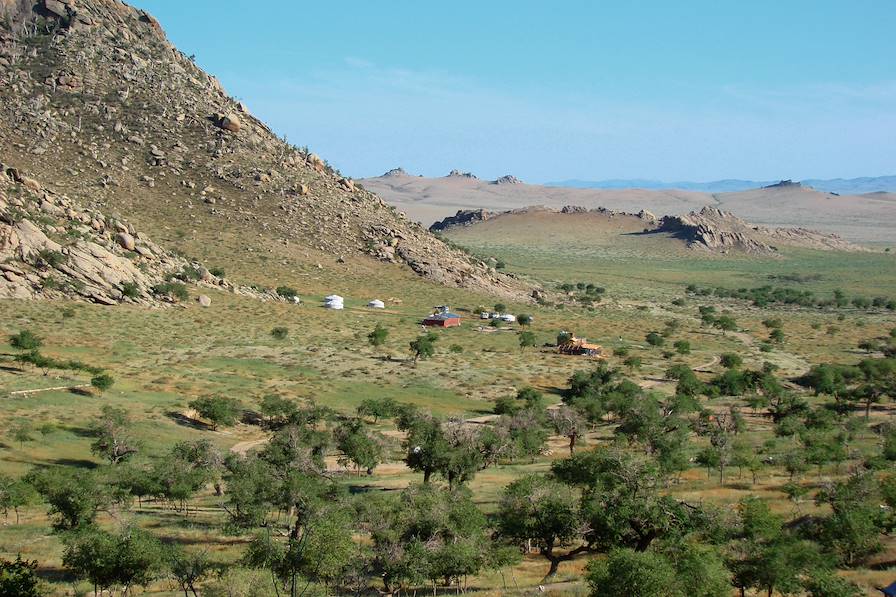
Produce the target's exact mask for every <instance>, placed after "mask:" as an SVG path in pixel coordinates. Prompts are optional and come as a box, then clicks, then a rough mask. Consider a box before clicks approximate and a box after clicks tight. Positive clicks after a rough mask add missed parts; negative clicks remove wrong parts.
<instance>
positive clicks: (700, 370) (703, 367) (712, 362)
mask: <svg viewBox="0 0 896 597" xmlns="http://www.w3.org/2000/svg"><path fill="white" fill-rule="evenodd" d="M721 360H722V359H721V358H719V355H716V356H714V357H713V358H712V359H711V360H710V361H709V362H707V363H703V364H702V365H697V366H696V367H694V368H693V369H691V371H695V372H696V373H710V370H709V369H710V367H715V366H716V365H718V364H719V361H721Z"/></svg>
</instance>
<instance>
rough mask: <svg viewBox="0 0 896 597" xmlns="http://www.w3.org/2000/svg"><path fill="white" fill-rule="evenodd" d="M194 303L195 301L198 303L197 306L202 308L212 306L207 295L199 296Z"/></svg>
mask: <svg viewBox="0 0 896 597" xmlns="http://www.w3.org/2000/svg"><path fill="white" fill-rule="evenodd" d="M196 301H197V302H198V303H199V305H200V306H202V307H210V306H211V304H212V299H211V298H209V296H208V295H205V294H200V295H199V296H198V297H197V298H196Z"/></svg>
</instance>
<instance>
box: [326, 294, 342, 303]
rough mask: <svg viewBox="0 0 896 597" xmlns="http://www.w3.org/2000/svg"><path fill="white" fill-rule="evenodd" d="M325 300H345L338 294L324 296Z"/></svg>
mask: <svg viewBox="0 0 896 597" xmlns="http://www.w3.org/2000/svg"><path fill="white" fill-rule="evenodd" d="M324 300H325V301H339V302H340V303H341V302H342V301H343V298H342V297H341V296H339V295H338V294H331V295H330V296H325V297H324Z"/></svg>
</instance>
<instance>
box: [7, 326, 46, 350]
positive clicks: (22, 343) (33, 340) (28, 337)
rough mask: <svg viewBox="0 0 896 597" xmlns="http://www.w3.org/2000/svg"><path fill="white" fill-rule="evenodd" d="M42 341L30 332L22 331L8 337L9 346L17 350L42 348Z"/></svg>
mask: <svg viewBox="0 0 896 597" xmlns="http://www.w3.org/2000/svg"><path fill="white" fill-rule="evenodd" d="M43 343H44V341H43V339H42V338H41V337H40V336H37V335H36V334H34V332H32V331H31V330H22V331H21V332H19V333H18V334H15V335H13V336H10V337H9V345H10V346H12V347H13V348H18V349H19V350H36V349H38V348H40V347H41V346H43Z"/></svg>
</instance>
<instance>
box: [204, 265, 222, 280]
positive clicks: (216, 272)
mask: <svg viewBox="0 0 896 597" xmlns="http://www.w3.org/2000/svg"><path fill="white" fill-rule="evenodd" d="M208 273H210V274H211V275H213V276H215V277H216V278H223V277H224V270H223V269H221V268H220V267H213V268H211V269H210V270H208Z"/></svg>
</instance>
